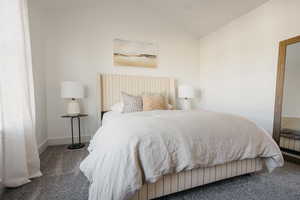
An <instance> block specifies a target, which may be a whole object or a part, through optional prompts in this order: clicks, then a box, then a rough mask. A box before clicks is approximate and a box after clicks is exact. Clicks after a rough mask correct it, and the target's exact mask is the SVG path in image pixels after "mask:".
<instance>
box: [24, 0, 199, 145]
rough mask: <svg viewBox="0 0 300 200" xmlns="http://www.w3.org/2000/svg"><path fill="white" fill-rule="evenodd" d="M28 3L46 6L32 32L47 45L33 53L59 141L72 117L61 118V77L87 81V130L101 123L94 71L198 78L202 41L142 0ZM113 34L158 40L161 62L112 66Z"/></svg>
mask: <svg viewBox="0 0 300 200" xmlns="http://www.w3.org/2000/svg"><path fill="white" fill-rule="evenodd" d="M30 5H31V7H32V9H35V8H43V9H42V11H40V12H39V16H36V17H38V18H39V20H38V21H41V23H38V22H37V20H33V22H32V24H33V28H32V32H33V34H35V35H38V32H39V31H42V39H41V41H42V47H43V48H41V49H40V48H35V49H34V52H33V54H34V55H35V56H36V58H41V59H42V61H41V62H42V65H43V67H44V68H45V75H46V76H45V80H46V87H45V88H46V96H47V99H46V102H47V118H46V119H47V123H48V126H47V132H48V137H49V138H50V140H53V141H56V142H57V140H56V139H62V138H65V137H69V136H70V130H69V123H70V122H69V121H66V120H64V119H61V118H60V115H61V114H63V113H64V111H65V104H64V102H63V100H62V99H61V98H60V83H61V82H62V81H66V80H74V81H80V82H82V83H83V84H84V85H85V86H86V87H87V95H88V97H87V98H86V99H84V100H83V101H82V105H83V109H84V111H85V112H86V113H88V114H89V115H90V116H89V117H88V118H87V119H86V120H84V121H83V134H84V135H92V134H93V133H94V132H95V131H96V129H97V126H98V124H97V121H98V119H97V110H96V109H97V93H96V86H97V82H96V75H97V73H99V72H106V73H125V74H139V75H140V74H142V75H149V76H171V77H175V78H177V79H178V80H179V81H181V82H184V83H187V84H191V85H195V86H196V85H197V83H198V79H199V43H198V41H197V40H196V39H194V38H192V37H191V36H190V35H188V34H187V33H186V32H185V30H183V29H182V28H181V27H176V26H175V25H172V24H171V23H169V22H168V21H166V20H165V19H164V18H162V17H160V16H158V15H156V14H155V13H154V12H153V11H152V10H151V9H150V8H148V7H146V6H145V5H143V4H142V3H140V1H121V0H112V1H101V0H85V1H83V0H63V1H61V0H53V1H46V0H42V1H38V0H30ZM33 5H34V6H33ZM34 32H35V33H34ZM37 37H39V36H37ZM114 38H121V39H129V40H137V41H148V42H155V43H157V44H158V46H159V58H158V59H159V66H158V68H157V69H146V68H141V69H138V68H130V67H114V66H113V64H112V61H113V60H112V47H113V43H112V42H113V39H114ZM34 40H38V39H36V37H34V38H33V43H34ZM40 78H41V79H42V78H43V77H40ZM41 94H42V93H41ZM42 110H43V109H42ZM68 142H69V140H68Z"/></svg>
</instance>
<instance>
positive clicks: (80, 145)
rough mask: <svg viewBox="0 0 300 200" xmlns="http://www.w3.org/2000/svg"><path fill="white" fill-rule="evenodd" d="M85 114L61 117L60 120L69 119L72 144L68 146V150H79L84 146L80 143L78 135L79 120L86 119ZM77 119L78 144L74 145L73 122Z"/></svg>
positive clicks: (79, 134) (79, 135)
mask: <svg viewBox="0 0 300 200" xmlns="http://www.w3.org/2000/svg"><path fill="white" fill-rule="evenodd" d="M87 116H88V115H87V114H78V115H62V116H61V117H62V118H70V120H71V133H72V144H70V145H69V146H68V149H81V148H83V147H84V146H85V145H84V144H83V143H81V133H80V118H81V117H87ZM74 119H77V121H78V143H74V133H73V120H74Z"/></svg>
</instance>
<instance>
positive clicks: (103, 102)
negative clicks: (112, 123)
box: [98, 74, 262, 200]
mask: <svg viewBox="0 0 300 200" xmlns="http://www.w3.org/2000/svg"><path fill="white" fill-rule="evenodd" d="M98 84H99V94H100V98H99V110H100V111H101V112H100V113H103V112H106V111H109V110H110V107H111V106H112V105H113V104H115V103H117V102H120V100H121V96H120V93H121V92H122V91H123V92H127V93H130V94H133V95H140V94H142V93H144V92H146V93H164V94H166V95H167V96H168V97H169V103H170V104H171V105H176V97H175V80H174V79H173V78H161V77H146V76H130V75H116V74H99V75H98ZM261 169H262V161H261V159H260V158H256V159H248V160H242V161H234V162H231V163H225V164H222V165H218V166H213V167H207V168H198V169H193V170H187V171H183V172H180V173H176V174H169V175H165V176H163V177H162V178H161V179H160V180H158V181H157V182H156V183H145V184H144V185H143V186H142V188H141V189H140V190H139V191H138V192H137V193H136V195H135V196H134V197H133V199H132V200H148V199H153V198H157V197H162V196H165V195H169V194H172V193H176V192H180V191H183V190H187V189H191V188H194V187H198V186H201V185H205V184H208V183H212V182H216V181H219V180H223V179H227V178H231V177H235V176H239V175H243V174H249V173H253V172H257V171H260V170H261Z"/></svg>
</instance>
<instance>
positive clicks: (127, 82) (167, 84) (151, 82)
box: [98, 74, 175, 112]
mask: <svg viewBox="0 0 300 200" xmlns="http://www.w3.org/2000/svg"><path fill="white" fill-rule="evenodd" d="M98 84H99V87H98V88H99V94H100V102H99V105H100V108H99V110H100V111H101V112H105V111H109V110H110V107H111V106H112V105H113V104H115V103H118V102H120V101H121V92H126V93H129V94H132V95H141V94H143V93H144V92H146V93H164V94H165V95H167V97H168V98H169V103H170V104H171V105H175V80H174V79H173V78H163V77H148V76H132V75H118V74H98Z"/></svg>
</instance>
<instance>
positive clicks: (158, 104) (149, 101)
mask: <svg viewBox="0 0 300 200" xmlns="http://www.w3.org/2000/svg"><path fill="white" fill-rule="evenodd" d="M167 109H168V104H167V102H166V98H165V97H164V96H161V95H155V96H143V110H144V111H148V110H167Z"/></svg>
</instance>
